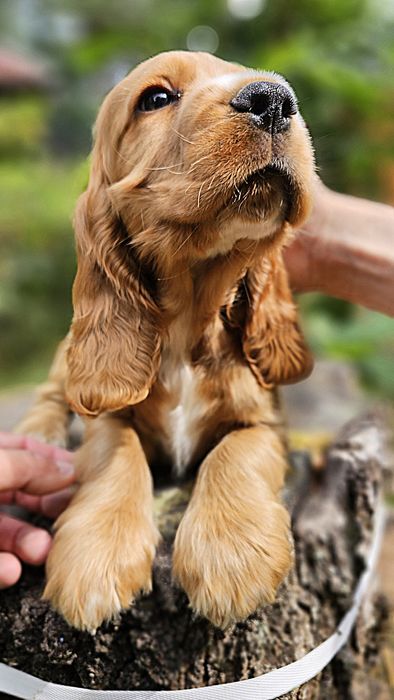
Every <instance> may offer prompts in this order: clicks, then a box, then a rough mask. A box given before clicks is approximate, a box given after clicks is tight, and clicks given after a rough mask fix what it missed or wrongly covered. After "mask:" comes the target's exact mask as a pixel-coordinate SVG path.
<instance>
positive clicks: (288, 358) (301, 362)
mask: <svg viewBox="0 0 394 700" xmlns="http://www.w3.org/2000/svg"><path fill="white" fill-rule="evenodd" d="M244 283H245V286H246V290H245V292H246V296H247V300H246V301H247V308H246V314H245V320H244V327H243V338H242V345H243V351H244V354H245V357H246V359H247V361H248V363H249V365H250V368H251V370H252V371H253V373H254V374H255V376H256V378H257V379H258V381H259V383H260V384H262V385H263V386H265V387H267V386H272V385H276V384H291V383H293V382H297V381H299V380H301V379H304V378H305V377H307V376H308V375H309V374H310V372H311V371H312V368H313V358H312V355H311V354H310V351H309V349H308V347H307V345H306V342H305V339H304V336H303V334H302V331H301V330H300V327H299V325H298V314H297V308H296V305H295V303H294V301H293V299H292V296H291V292H290V289H289V286H288V281H287V274H286V270H285V267H284V263H283V260H282V255H281V253H276V254H275V256H272V257H270V258H268V259H267V258H265V259H261V260H260V261H259V262H258V263H256V265H254V266H253V267H252V268H250V269H249V270H248V272H247V274H246V276H245V278H244Z"/></svg>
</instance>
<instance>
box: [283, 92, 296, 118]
mask: <svg viewBox="0 0 394 700" xmlns="http://www.w3.org/2000/svg"><path fill="white" fill-rule="evenodd" d="M293 114H296V108H295V104H294V101H293V100H292V99H291V98H290V97H285V99H284V100H283V103H282V117H283V118H284V119H289V117H291V116H292V115H293Z"/></svg>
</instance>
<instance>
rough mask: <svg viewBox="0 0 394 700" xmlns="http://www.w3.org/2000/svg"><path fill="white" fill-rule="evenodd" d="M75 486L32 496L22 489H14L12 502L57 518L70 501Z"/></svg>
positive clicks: (48, 516)
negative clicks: (44, 494)
mask: <svg viewBox="0 0 394 700" xmlns="http://www.w3.org/2000/svg"><path fill="white" fill-rule="evenodd" d="M75 491H76V486H74V487H73V486H70V487H68V488H66V489H62V490H61V491H56V493H52V494H48V495H46V496H32V495H31V494H30V493H24V491H16V492H15V497H14V502H15V503H16V504H17V505H18V506H22V508H26V509H27V510H30V511H31V512H32V513H42V515H44V516H45V517H46V518H57V517H58V515H60V513H62V512H63V511H64V510H65V508H67V506H68V504H69V503H70V501H71V499H72V497H73V495H74V493H75Z"/></svg>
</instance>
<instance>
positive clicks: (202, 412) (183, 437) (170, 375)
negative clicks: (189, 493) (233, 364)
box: [159, 356, 209, 475]
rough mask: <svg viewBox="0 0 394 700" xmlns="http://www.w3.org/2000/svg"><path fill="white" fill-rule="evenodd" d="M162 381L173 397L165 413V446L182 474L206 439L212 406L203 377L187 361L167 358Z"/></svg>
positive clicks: (163, 366)
mask: <svg viewBox="0 0 394 700" xmlns="http://www.w3.org/2000/svg"><path fill="white" fill-rule="evenodd" d="M159 381H160V383H161V384H162V385H163V387H164V389H165V390H166V392H167V394H168V396H169V401H168V403H167V404H166V408H165V409H164V414H163V427H164V434H163V435H162V436H161V439H162V442H163V447H164V449H165V451H166V452H167V453H168V455H169V456H170V458H171V461H172V463H173V466H174V470H175V472H176V473H177V474H178V475H181V474H183V473H184V472H185V470H186V469H187V467H188V466H189V465H190V463H191V460H192V457H193V455H194V454H195V452H196V449H197V448H198V445H199V443H200V440H201V439H202V425H203V419H204V416H206V415H207V412H208V410H209V407H208V404H207V402H206V401H204V399H203V397H202V393H201V391H200V378H199V376H198V373H197V372H196V370H195V369H193V368H192V367H191V365H190V364H189V363H187V362H182V361H176V360H174V358H171V357H170V356H169V357H167V358H164V359H163V362H162V366H161V369H160V374H159Z"/></svg>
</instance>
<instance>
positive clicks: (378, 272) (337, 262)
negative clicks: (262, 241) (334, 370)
mask: <svg viewBox="0 0 394 700" xmlns="http://www.w3.org/2000/svg"><path fill="white" fill-rule="evenodd" d="M284 257H285V262H286V266H287V269H288V273H289V279H290V285H291V287H292V289H293V290H294V291H296V292H308V291H309V292H311V291H316V292H322V293H324V294H328V295H329V296H334V297H338V298H340V299H345V300H346V301H351V302H353V303H356V304H361V305H362V306H366V307H367V308H369V309H373V310H375V311H380V312H382V313H385V314H387V315H389V316H394V207H391V206H388V205H386V204H379V203H377V202H371V201H368V200H365V199H359V198H357V197H352V196H350V195H343V194H339V193H337V192H333V191H332V190H330V189H329V188H328V187H325V185H323V183H322V182H321V181H318V182H317V183H316V191H315V203H314V208H313V211H312V215H311V217H310V218H309V220H308V221H307V223H306V224H305V225H304V227H303V228H302V229H300V231H299V232H297V235H296V237H295V239H294V241H293V242H292V243H291V245H290V246H289V248H287V250H286V251H285V255H284Z"/></svg>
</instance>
